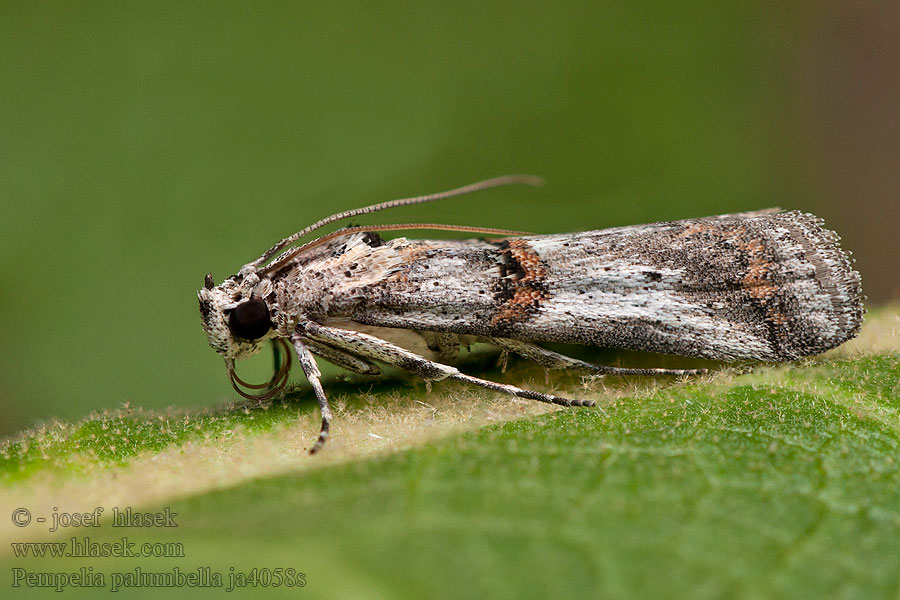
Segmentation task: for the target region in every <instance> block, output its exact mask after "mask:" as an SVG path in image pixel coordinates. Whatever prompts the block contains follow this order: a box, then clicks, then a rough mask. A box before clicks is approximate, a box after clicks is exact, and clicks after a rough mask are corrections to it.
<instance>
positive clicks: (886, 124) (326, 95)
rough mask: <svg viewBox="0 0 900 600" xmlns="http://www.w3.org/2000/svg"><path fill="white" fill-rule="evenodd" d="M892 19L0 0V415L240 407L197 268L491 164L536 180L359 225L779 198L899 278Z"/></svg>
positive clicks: (527, 6)
mask: <svg viewBox="0 0 900 600" xmlns="http://www.w3.org/2000/svg"><path fill="white" fill-rule="evenodd" d="M898 14H900V11H898V10H897V7H896V5H894V4H892V3H888V2H884V3H882V4H881V5H878V4H877V3H876V4H867V8H866V9H865V10H862V9H858V8H856V7H854V6H843V5H842V3H838V2H824V3H817V4H816V5H815V6H805V7H801V6H800V5H799V4H794V3H772V4H770V3H722V2H688V3H677V4H673V5H665V4H663V3H655V2H605V3H598V2H561V3H545V2H535V3H439V2H417V3H401V2H379V3H280V2H271V3H245V2H217V3H182V2H148V3H123V2H94V3H81V2H65V3H15V4H14V3H3V5H2V7H0V34H2V35H0V54H2V56H3V60H2V61H0V75H2V82H3V85H2V87H0V139H2V144H0V199H2V200H0V201H2V203H3V212H2V214H3V218H2V221H0V277H2V286H0V307H2V310H0V410H2V415H3V417H2V419H0V434H9V433H12V432H14V431H16V430H19V429H21V428H23V427H24V426H26V425H28V424H30V423H33V422H35V421H36V420H45V419H48V418H50V417H52V416H58V417H62V418H66V419H72V418H77V417H80V416H82V415H84V414H85V413H87V412H88V411H90V410H92V409H101V408H104V407H112V406H118V405H120V404H122V403H125V402H130V403H132V404H136V405H143V406H147V407H159V406H165V405H170V404H174V405H179V406H190V405H199V404H205V405H210V404H215V403H217V402H220V401H222V400H223V399H226V398H229V397H233V396H234V394H233V393H232V392H231V390H230V387H229V386H228V384H227V380H226V377H225V371H224V368H223V365H222V361H221V360H220V359H219V358H218V357H217V356H216V355H215V354H214V353H213V351H212V350H210V349H209V348H208V346H207V344H206V339H205V336H204V335H203V332H202V331H201V328H200V323H199V316H198V314H197V304H196V299H195V290H196V289H197V288H198V287H199V286H200V285H201V284H202V281H203V275H204V274H205V273H206V272H207V271H212V273H213V274H214V276H215V278H216V281H220V280H221V279H222V278H223V277H226V276H228V275H230V274H231V273H233V272H234V271H236V270H237V269H238V268H239V267H240V266H241V265H242V264H243V263H245V262H247V261H249V260H251V259H252V258H254V257H256V256H257V255H258V254H259V253H261V252H262V251H263V250H264V249H265V248H267V247H268V246H269V245H270V244H271V243H273V242H274V241H276V240H277V239H279V238H281V237H283V236H285V235H288V234H290V233H292V232H293V231H295V230H297V229H299V228H301V227H302V226H303V225H305V224H308V223H309V222H311V221H313V220H314V219H317V218H319V217H322V216H324V215H326V214H329V213H331V212H334V211H337V210H342V209H347V208H353V207H357V206H361V205H364V204H369V203H373V202H378V201H382V200H387V199H391V198H395V197H402V196H409V195H414V194H420V193H427V192H434V191H439V190H443V189H446V188H450V187H454V186H457V185H461V184H465V183H468V182H471V181H474V180H477V179H481V178H485V177H491V176H495V175H499V174H505V173H523V172H524V173H536V174H540V175H543V176H544V177H546V179H547V186H546V187H545V188H543V189H541V190H532V189H525V188H510V189H503V190H496V191H492V192H487V193H481V194H478V195H476V196H470V197H466V198H460V199H456V200H452V201H449V202H447V203H445V204H443V205H434V206H424V207H416V208H406V209H400V210H397V211H396V212H393V213H391V214H389V215H388V214H384V215H379V216H378V217H377V218H372V219H368V220H363V221H362V222H369V223H374V222H381V221H382V220H392V221H398V222H399V221H428V220H435V221H446V222H454V223H466V224H478V225H490V226H499V227H509V228H516V229H527V230H532V231H538V232H548V233H549V232H560V231H568V230H577V229H585V228H602V227H607V226H613V225H622V224H631V223H639V222H646V221H654V220H667V219H676V218H683V217H690V216H703V215H707V214H713V213H718V212H726V211H735V210H749V209H756V208H763V207H767V206H775V205H778V206H782V207H785V208H799V209H805V210H811V211H814V212H816V213H817V214H819V215H821V216H823V217H824V218H826V220H827V221H828V223H829V224H830V225H831V226H832V227H833V228H835V229H837V230H838V231H840V232H841V234H842V235H843V237H844V240H845V245H846V246H847V247H848V248H851V249H853V250H854V252H855V255H856V256H857V258H858V259H859V263H858V267H859V268H860V270H861V271H862V273H863V281H864V287H865V291H866V292H867V293H868V294H869V297H870V300H871V301H873V302H876V303H877V302H881V301H886V300H888V299H890V298H891V297H895V296H896V294H897V289H898V286H900V284H898V283H897V279H896V273H897V270H898V266H900V265H898V256H900V242H898V241H897V236H896V231H897V230H898V229H900V217H898V215H897V208H898V203H897V189H900V185H898V184H900V181H898V178H900V169H898V168H897V157H898V156H900V143H898V141H897V140H898V139H900V135H898V134H900V125H898V123H900V118H898V112H897V110H896V107H897V106H900V93H898V87H900V83H898V82H900V66H898V65H900V52H898V49H897V39H898V36H897V35H896V34H897V31H898V18H897V17H898ZM254 368H255V369H256V370H257V371H258V373H256V374H255V373H254V371H253V369H254ZM265 370H266V367H265V365H261V364H259V365H256V366H255V367H254V366H252V365H251V367H250V368H249V369H245V370H244V371H243V372H244V373H246V376H247V377H248V378H253V377H258V378H259V377H263V376H264V372H265Z"/></svg>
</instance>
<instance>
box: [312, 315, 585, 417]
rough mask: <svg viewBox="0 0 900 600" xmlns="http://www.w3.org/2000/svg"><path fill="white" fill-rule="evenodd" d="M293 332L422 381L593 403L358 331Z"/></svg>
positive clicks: (322, 328) (315, 327)
mask: <svg viewBox="0 0 900 600" xmlns="http://www.w3.org/2000/svg"><path fill="white" fill-rule="evenodd" d="M297 333H298V334H300V335H301V336H303V337H308V338H310V339H312V340H314V341H317V342H321V343H324V344H327V345H329V346H334V347H337V348H340V349H342V350H344V351H346V352H348V353H350V354H354V355H357V356H363V357H366V358H370V359H375V360H380V361H382V362H386V363H388V364H391V365H394V366H397V367H400V368H401V369H404V370H406V371H409V372H411V373H413V374H415V375H418V376H419V377H421V378H422V379H425V380H426V381H438V380H441V379H455V380H457V381H465V382H466V383H471V384H473V385H477V386H480V387H483V388H487V389H489V390H494V391H498V392H505V393H507V394H512V395H514V396H518V397H519V398H528V399H530V400H539V401H541V402H549V403H551V404H560V405H562V406H593V405H594V403H593V402H589V401H581V400H570V399H568V398H560V397H559V396H553V395H550V394H542V393H540V392H533V391H530V390H523V389H521V388H518V387H515V386H512V385H507V384H502V383H495V382H493V381H486V380H484V379H479V378H477V377H472V376H471V375H465V374H463V373H460V372H459V371H458V370H457V369H456V368H454V367H451V366H449V365H442V364H441V363H436V362H433V361H430V360H428V359H427V358H424V357H422V356H419V355H418V354H415V353H414V352H410V351H409V350H407V349H405V348H401V347H400V346H397V345H395V344H392V343H390V342H387V341H385V340H382V339H381V338H377V337H375V336H372V335H368V334H365V333H360V332H358V331H349V330H346V329H339V328H336V327H328V326H325V325H320V324H318V323H314V322H311V321H308V322H304V323H300V324H298V325H297Z"/></svg>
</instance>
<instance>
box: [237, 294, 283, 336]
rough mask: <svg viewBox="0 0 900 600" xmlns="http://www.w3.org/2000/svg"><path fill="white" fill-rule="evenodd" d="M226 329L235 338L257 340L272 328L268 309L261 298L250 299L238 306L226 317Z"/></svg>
mask: <svg viewBox="0 0 900 600" xmlns="http://www.w3.org/2000/svg"><path fill="white" fill-rule="evenodd" d="M228 328H229V329H230V330H231V333H232V334H233V335H234V336H235V337H239V338H241V339H244V340H250V341H252V340H258V339H259V338H261V337H262V336H264V335H266V334H267V333H268V332H269V329H271V328H272V320H271V319H270V318H269V307H268V306H266V303H265V301H263V299H262V298H250V299H249V300H247V301H246V302H242V303H240V304H238V305H237V306H235V307H234V310H232V311H231V314H230V315H229V316H228Z"/></svg>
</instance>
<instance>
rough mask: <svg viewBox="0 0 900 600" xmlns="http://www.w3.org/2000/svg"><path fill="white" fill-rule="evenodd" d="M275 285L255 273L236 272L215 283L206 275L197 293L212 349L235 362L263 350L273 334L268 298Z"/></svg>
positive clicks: (202, 319)
mask: <svg viewBox="0 0 900 600" xmlns="http://www.w3.org/2000/svg"><path fill="white" fill-rule="evenodd" d="M271 291H272V285H271V282H270V281H269V280H268V279H263V280H260V278H259V276H258V275H256V273H255V272H254V273H248V274H245V275H242V274H240V273H239V274H238V275H233V276H231V277H229V278H228V279H226V280H225V281H223V282H222V283H220V284H219V285H215V283H214V282H213V278H212V275H210V274H207V275H206V280H205V281H204V284H203V288H202V289H201V290H200V291H198V292H197V298H198V299H199V301H200V319H201V323H202V325H203V330H204V331H205V332H206V335H207V337H208V338H209V345H210V346H212V348H213V350H215V351H216V352H218V353H219V354H221V355H222V356H223V357H225V360H226V361H229V362H231V363H233V361H234V360H235V359H238V358H246V357H248V356H252V355H254V354H256V353H257V352H259V351H260V349H261V348H262V345H263V342H265V341H266V340H267V339H269V338H271V337H272V336H273V323H272V308H271V307H270V306H269V302H268V301H267V300H266V298H267V297H268V296H269V295H270V294H271Z"/></svg>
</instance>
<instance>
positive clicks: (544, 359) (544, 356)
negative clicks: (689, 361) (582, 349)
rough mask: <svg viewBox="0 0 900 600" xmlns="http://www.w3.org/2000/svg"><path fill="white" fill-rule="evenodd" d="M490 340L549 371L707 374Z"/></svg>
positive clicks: (533, 345) (502, 339)
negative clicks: (598, 361) (599, 361)
mask: <svg viewBox="0 0 900 600" xmlns="http://www.w3.org/2000/svg"><path fill="white" fill-rule="evenodd" d="M490 340H491V343H493V344H496V345H498V346H500V347H501V348H502V349H503V350H507V351H509V352H515V353H516V354H518V355H520V356H524V357H525V358H527V359H528V360H532V361H534V362H536V363H537V364H539V365H541V366H542V367H546V368H548V369H575V370H577V371H587V372H588V373H597V374H598V375H604V374H609V375H703V374H704V373H706V372H707V370H706V369H627V368H622V367H610V366H606V365H595V364H594V363H589V362H585V361H583V360H578V359H577V358H571V357H569V356H566V355H565V354H560V353H559V352H554V351H553V350H547V349H546V348H541V347H540V346H538V345H537V344H532V343H531V342H523V341H522V340H512V339H509V338H490Z"/></svg>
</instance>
